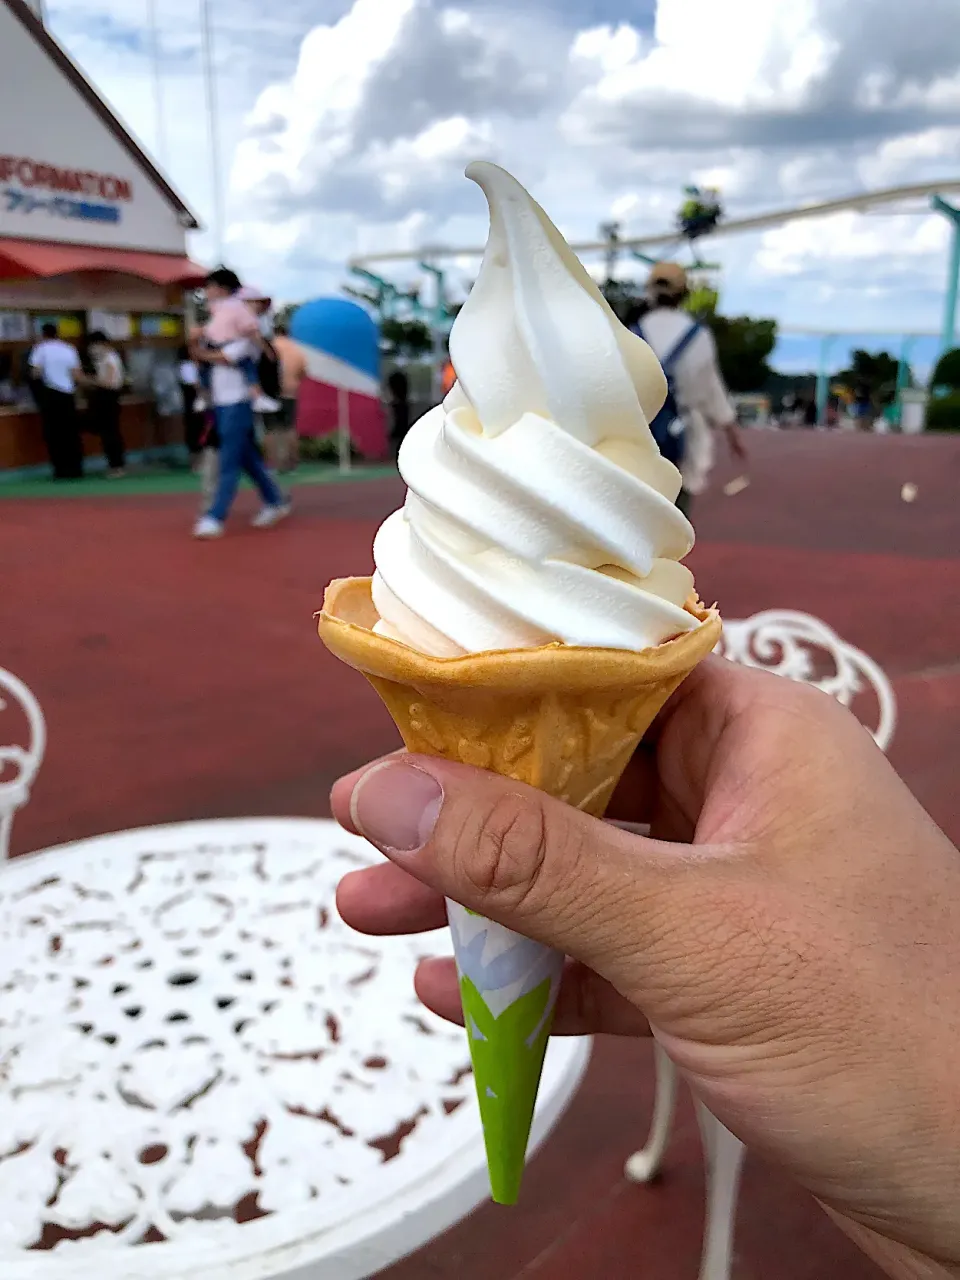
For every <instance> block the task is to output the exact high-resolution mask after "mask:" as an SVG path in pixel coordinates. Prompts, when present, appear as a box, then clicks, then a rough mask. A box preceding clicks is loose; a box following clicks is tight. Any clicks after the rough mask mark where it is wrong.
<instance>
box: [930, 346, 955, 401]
mask: <svg viewBox="0 0 960 1280" xmlns="http://www.w3.org/2000/svg"><path fill="white" fill-rule="evenodd" d="M930 385H931V386H932V387H949V388H950V390H951V391H960V347H955V348H954V349H953V350H952V351H945V352H944V353H943V355H942V356H941V357H940V359H939V360H938V361H937V367H936V369H934V371H933V377H932V378H931V379H930Z"/></svg>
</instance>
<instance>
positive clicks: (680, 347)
mask: <svg viewBox="0 0 960 1280" xmlns="http://www.w3.org/2000/svg"><path fill="white" fill-rule="evenodd" d="M637 328H638V331H639V334H640V337H641V338H643V339H644V341H647V338H646V335H645V334H644V332H643V325H642V324H641V325H638V326H637ZM699 332H700V325H699V324H698V323H697V322H696V321H695V320H693V321H691V323H690V328H689V329H688V330H687V331H686V333H684V334H683V335H682V337H680V338H678V339H677V341H676V343H675V344H674V345H673V347H672V348H671V349H670V350H669V351H668V352H667V354H666V356H665V357H664V359H663V360H661V362H660V364H661V367H662V369H663V372H664V374H665V375H666V379H667V398H666V400H664V402H663V407H662V408H661V409H660V412H659V413H658V414H657V416H656V417H655V418H654V420H653V421H652V422H651V423H650V430H651V432H652V433H653V438H654V440H655V441H656V442H657V448H658V449H659V450H660V453H661V454H662V455H663V457H664V458H666V460H667V461H668V462H672V463H673V464H674V466H676V467H679V465H680V463H681V462H682V461H683V455H684V453H685V451H686V441H685V439H684V426H683V418H681V416H680V406H679V405H678V404H677V395H676V389H675V386H674V381H673V372H674V369H675V368H676V366H677V361H678V360H679V359H680V357H681V356H682V355H683V353H684V352H685V351H686V349H687V347H689V345H690V343H691V342H692V341H693V340H694V338H695V337H696V336H697V334H698V333H699Z"/></svg>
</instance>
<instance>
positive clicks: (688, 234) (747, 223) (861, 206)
mask: <svg viewBox="0 0 960 1280" xmlns="http://www.w3.org/2000/svg"><path fill="white" fill-rule="evenodd" d="M956 193H960V178H951V179H944V180H940V181H935V182H918V183H911V184H908V185H906V186H899V187H886V188H883V189H881V190H877V191H866V192H860V193H857V194H854V195H849V196H843V197H842V198H840V199H836V200H826V201H822V202H820V203H817V204H808V205H798V206H796V207H794V208H790V209H777V210H772V211H771V212H769V213H760V214H752V215H750V216H748V217H743V218H731V219H727V218H725V217H724V216H723V210H722V208H721V205H720V200H719V197H718V195H717V193H716V192H715V191H712V190H709V189H706V190H701V189H700V188H697V187H689V188H687V189H686V191H685V199H684V203H683V205H682V206H681V208H680V211H679V213H678V217H677V225H676V226H675V227H674V228H673V229H671V230H669V231H664V232H660V233H657V234H651V235H642V236H622V235H621V229H620V226H619V225H618V224H617V223H606V224H604V225H603V226H601V228H600V233H601V235H602V236H603V239H599V240H588V241H581V242H578V243H573V244H571V248H572V249H573V250H574V252H575V253H577V254H578V255H579V256H580V257H584V256H590V255H594V254H602V255H604V259H605V263H606V268H607V276H608V278H611V277H612V276H613V274H614V269H615V267H616V264H617V261H618V258H619V255H620V254H621V253H623V252H627V253H630V254H632V255H633V256H635V257H636V258H638V259H640V260H641V261H643V262H647V263H649V262H652V261H654V258H653V257H652V256H651V251H656V252H657V254H658V256H659V257H661V258H662V257H667V256H672V255H674V254H676V252H677V250H678V249H679V248H680V247H681V246H683V245H687V246H689V249H690V251H691V254H692V258H693V261H692V262H691V263H690V264H689V265H690V267H691V268H692V269H693V270H694V272H695V273H702V272H709V271H710V270H713V269H715V265H714V264H711V263H705V262H702V261H701V260H700V258H699V255H698V253H697V243H698V242H699V241H700V240H702V239H706V238H708V237H713V236H720V235H736V234H737V233H739V232H748V231H765V230H768V229H770V228H772V227H779V226H783V225H784V224H786V223H788V222H797V221H799V220H800V219H802V218H823V217H826V216H828V215H830V214H833V213H842V212H845V211H847V210H853V211H855V212H861V213H869V212H872V211H874V210H877V209H887V210H889V211H891V212H901V211H902V212H910V213H915V212H919V211H920V210H919V209H917V207H916V202H917V201H918V200H924V201H926V202H927V207H929V208H932V209H933V210H934V211H935V212H937V213H939V214H942V215H943V216H944V217H945V218H947V220H948V221H949V223H950V232H951V234H950V250H949V266H948V272H947V281H946V294H945V299H944V308H943V323H942V326H941V333H940V346H941V350H947V349H948V348H950V347H952V346H953V344H954V341H955V335H956V322H957V301H958V294H960V207H957V206H956V205H954V204H951V203H950V202H949V201H948V200H947V199H945V196H946V195H948V194H956ZM911 202H912V203H911ZM482 254H483V246H482V245H479V246H478V245H467V246H459V247H452V246H445V245H430V246H424V247H423V248H421V249H414V250H385V251H380V252H374V253H364V254H358V255H356V256H355V257H353V258H352V259H351V260H350V264H349V265H350V269H351V271H353V272H354V273H355V275H357V276H359V277H361V278H363V279H364V280H365V281H366V283H367V284H372V285H374V286H375V287H376V288H378V289H380V290H381V294H382V297H383V299H384V302H385V303H387V305H389V306H393V307H396V306H401V307H402V306H408V307H410V308H411V309H412V311H413V313H414V314H415V315H416V316H417V318H420V319H423V320H425V321H426V322H427V323H429V324H430V326H431V328H432V329H433V330H434V331H435V332H436V331H444V330H445V329H446V328H448V327H449V322H450V315H451V313H450V308H449V306H448V304H447V302H446V299H445V293H444V270H443V268H442V267H441V266H440V265H439V264H440V263H441V262H443V261H445V260H449V259H461V258H478V257H480V256H481V255H482ZM398 262H417V263H418V264H419V265H420V268H421V269H422V270H424V271H426V272H428V273H430V274H431V275H432V276H433V277H434V278H435V280H436V300H435V302H434V304H433V305H432V306H426V305H425V304H423V303H422V302H421V301H420V297H419V292H418V291H414V293H413V294H411V293H409V292H408V293H406V294H404V293H402V292H401V291H400V290H399V289H397V288H396V286H394V285H391V284H390V282H389V281H387V280H385V279H384V278H383V277H382V276H379V275H376V274H375V273H374V272H372V271H371V270H370V268H371V267H372V266H373V265H380V264H383V263H398ZM391 314H395V313H391ZM831 332H834V331H831Z"/></svg>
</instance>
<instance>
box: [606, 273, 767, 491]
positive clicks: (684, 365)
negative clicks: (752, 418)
mask: <svg viewBox="0 0 960 1280" xmlns="http://www.w3.org/2000/svg"><path fill="white" fill-rule="evenodd" d="M687 292H688V284H687V273H686V271H684V269H683V267H681V266H680V265H679V264H678V263H676V262H657V263H655V264H654V266H652V267H651V268H650V278H649V279H648V281H647V289H646V293H647V303H648V307H647V310H646V311H645V312H644V314H643V316H642V318H641V319H640V320H639V321H638V322H637V323H636V324H634V325H633V326H632V327H633V330H634V332H635V333H638V334H639V335H640V337H641V338H643V340H644V341H645V342H646V343H648V344H649V346H650V347H652V348H653V351H654V354H655V355H656V357H657V359H658V360H659V361H660V364H661V365H662V367H663V372H664V373H665V374H666V378H667V398H666V400H665V401H664V405H663V408H662V409H661V410H660V412H659V413H658V414H657V416H656V417H655V418H654V420H653V422H652V423H651V424H650V429H651V431H652V432H653V437H654V439H655V440H656V442H657V446H658V448H659V449H660V452H661V453H662V454H663V456H664V457H665V458H667V459H668V460H669V461H670V462H672V463H674V464H675V465H676V466H677V467H679V468H680V474H681V475H682V477H683V488H682V489H681V490H680V493H679V495H678V497H677V506H678V507H679V508H680V510H681V511H682V512H683V513H684V515H689V513H690V506H691V503H692V501H693V497H694V496H695V495H696V494H698V493H702V492H703V491H704V490H705V489H706V487H707V481H708V478H709V475H710V470H711V468H712V466H713V460H714V445H713V432H714V431H722V432H723V433H724V435H725V436H726V438H727V444H728V445H729V448H730V452H731V454H732V455H733V456H734V457H735V458H737V459H738V460H740V461H741V462H742V461H745V460H746V457H747V450H746V446H745V445H744V443H743V436H742V433H741V430H740V426H739V423H738V422H737V414H736V410H735V409H734V407H733V405H732V404H731V402H730V396H729V395H728V393H727V388H726V387H725V385H724V382H723V375H722V374H721V373H720V366H719V364H718V361H717V348H716V344H715V343H714V341H713V335H712V334H711V332H710V330H709V329H708V328H706V327H705V326H704V325H702V324H700V323H699V322H698V321H697V320H695V319H694V317H693V316H691V315H689V314H688V313H687V312H686V311H684V310H683V306H682V304H683V301H684V299H685V298H686V296H687Z"/></svg>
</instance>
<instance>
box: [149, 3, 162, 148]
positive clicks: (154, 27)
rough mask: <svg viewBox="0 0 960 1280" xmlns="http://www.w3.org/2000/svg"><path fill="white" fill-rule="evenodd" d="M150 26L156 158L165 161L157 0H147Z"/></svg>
mask: <svg viewBox="0 0 960 1280" xmlns="http://www.w3.org/2000/svg"><path fill="white" fill-rule="evenodd" d="M147 21H148V23H149V26H150V49H151V55H152V57H153V109H154V114H155V116H156V130H157V143H156V145H157V158H158V159H159V160H160V161H161V162H162V163H163V164H166V163H167V130H166V126H165V124H164V113H163V78H162V75H161V72H160V27H159V25H158V23H157V0H147Z"/></svg>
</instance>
